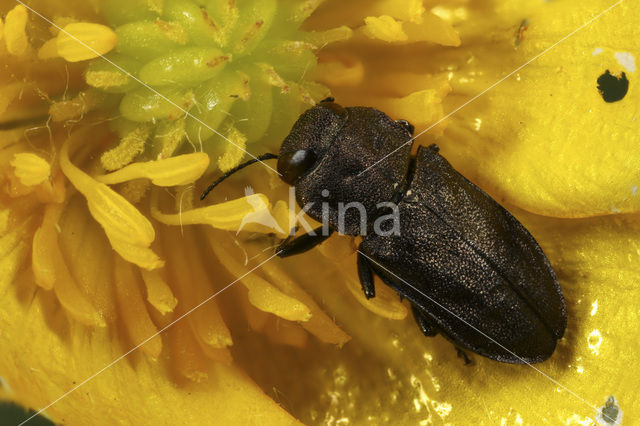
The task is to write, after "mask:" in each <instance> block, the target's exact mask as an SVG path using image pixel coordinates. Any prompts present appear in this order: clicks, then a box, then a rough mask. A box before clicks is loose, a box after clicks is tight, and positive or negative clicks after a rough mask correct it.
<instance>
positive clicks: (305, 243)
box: [276, 227, 333, 257]
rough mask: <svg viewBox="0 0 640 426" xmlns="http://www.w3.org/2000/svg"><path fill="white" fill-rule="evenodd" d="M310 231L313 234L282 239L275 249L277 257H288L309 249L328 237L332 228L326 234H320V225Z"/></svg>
mask: <svg viewBox="0 0 640 426" xmlns="http://www.w3.org/2000/svg"><path fill="white" fill-rule="evenodd" d="M312 232H313V234H314V235H311V234H304V235H301V236H299V237H297V238H292V237H289V238H287V239H286V240H284V241H283V242H282V244H280V245H279V246H278V248H277V249H276V254H277V255H278V257H289V256H293V255H295V254H301V253H304V252H306V251H309V250H311V249H312V248H314V247H315V246H317V245H318V244H320V243H322V242H323V241H324V240H326V239H327V238H329V237H330V236H331V234H332V233H333V231H332V230H329V233H328V234H327V235H322V227H320V228H318V229H314V230H313V231H312Z"/></svg>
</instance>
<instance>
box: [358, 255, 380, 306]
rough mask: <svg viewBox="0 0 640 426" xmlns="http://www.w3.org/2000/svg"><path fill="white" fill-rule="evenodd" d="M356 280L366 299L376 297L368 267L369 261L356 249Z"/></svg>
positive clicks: (370, 271)
mask: <svg viewBox="0 0 640 426" xmlns="http://www.w3.org/2000/svg"><path fill="white" fill-rule="evenodd" d="M358 278H360V284H361V285H362V291H363V292H364V296H365V297H366V298H367V299H371V298H373V297H376V288H375V286H374V284H373V271H372V270H371V266H369V261H368V260H367V258H366V257H364V256H363V255H362V253H361V252H360V249H358Z"/></svg>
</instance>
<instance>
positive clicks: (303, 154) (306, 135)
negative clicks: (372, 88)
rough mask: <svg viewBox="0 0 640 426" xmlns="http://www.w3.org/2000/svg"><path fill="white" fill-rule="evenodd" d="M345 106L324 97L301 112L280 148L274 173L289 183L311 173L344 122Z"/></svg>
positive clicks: (345, 118)
mask: <svg viewBox="0 0 640 426" xmlns="http://www.w3.org/2000/svg"><path fill="white" fill-rule="evenodd" d="M348 115H349V114H348V112H347V110H346V109H345V108H343V107H341V106H340V105H338V104H336V103H335V102H333V98H327V99H325V100H324V101H322V102H320V103H319V104H317V105H316V106H314V107H313V108H311V109H309V110H307V111H306V112H304V113H303V114H302V115H301V116H300V118H299V119H298V121H296V123H295V124H294V126H293V128H292V129H291V133H289V135H288V136H287V137H286V138H285V140H284V142H283V143H282V146H281V147H280V155H279V158H278V173H280V175H281V177H282V180H284V181H285V182H287V183H288V184H289V185H293V184H294V183H295V182H296V181H297V180H298V179H299V178H300V177H302V176H303V175H306V174H307V173H309V172H311V171H312V170H313V169H314V168H315V166H316V165H317V164H319V163H320V161H321V160H322V158H323V157H324V155H325V154H326V153H327V151H328V149H329V147H330V146H331V143H332V142H333V140H334V139H335V138H336V136H337V135H338V133H340V130H341V129H342V127H343V126H344V124H345V123H346V122H347V119H348Z"/></svg>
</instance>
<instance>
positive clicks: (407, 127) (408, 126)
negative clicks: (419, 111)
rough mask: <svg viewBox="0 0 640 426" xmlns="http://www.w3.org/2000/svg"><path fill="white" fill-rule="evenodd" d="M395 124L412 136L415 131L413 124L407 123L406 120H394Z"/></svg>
mask: <svg viewBox="0 0 640 426" xmlns="http://www.w3.org/2000/svg"><path fill="white" fill-rule="evenodd" d="M396 123H398V124H399V125H401V126H402V127H403V128H404V129H405V130H406V131H407V132H409V133H410V134H411V135H412V136H413V132H414V131H415V130H416V129H415V127H413V124H411V123H409V122H408V121H407V120H396Z"/></svg>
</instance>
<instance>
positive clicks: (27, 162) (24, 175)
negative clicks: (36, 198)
mask: <svg viewBox="0 0 640 426" xmlns="http://www.w3.org/2000/svg"><path fill="white" fill-rule="evenodd" d="M11 165H12V166H13V167H14V169H15V174H16V176H17V178H18V179H20V182H22V184H23V185H26V186H36V185H39V184H41V183H42V182H44V181H45V180H47V179H49V177H50V176H51V165H50V164H49V163H48V162H47V161H46V160H45V159H43V158H42V157H40V156H38V155H36V154H32V153H29V152H24V153H19V154H15V155H14V156H13V160H11Z"/></svg>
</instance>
